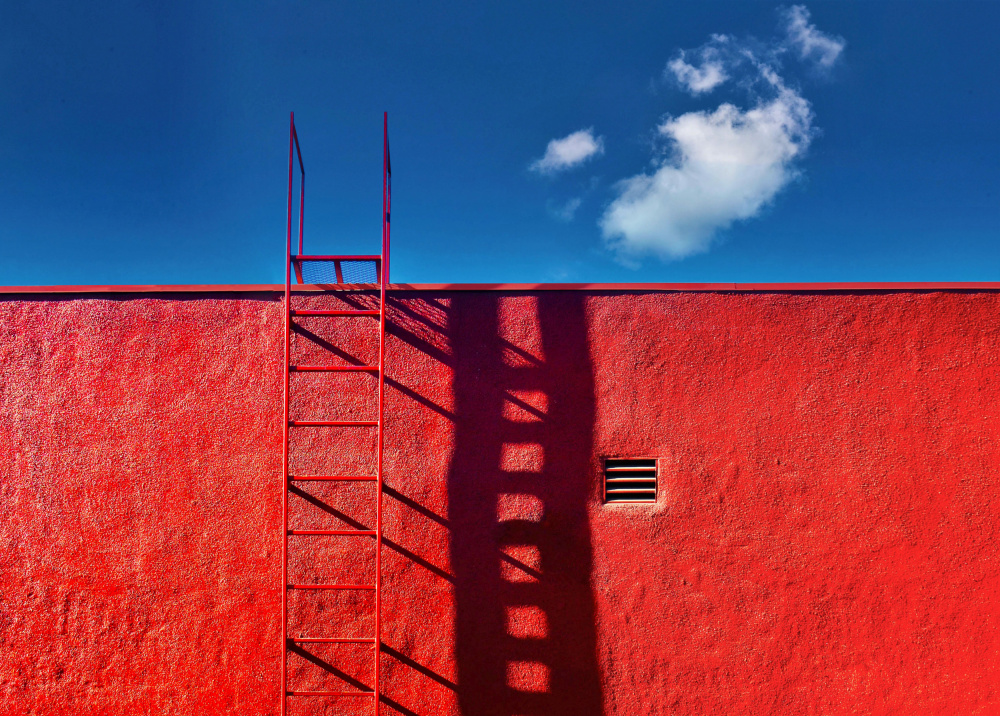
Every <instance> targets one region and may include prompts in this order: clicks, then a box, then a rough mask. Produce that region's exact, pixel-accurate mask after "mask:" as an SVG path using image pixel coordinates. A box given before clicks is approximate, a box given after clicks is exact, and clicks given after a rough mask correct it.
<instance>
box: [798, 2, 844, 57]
mask: <svg viewBox="0 0 1000 716" xmlns="http://www.w3.org/2000/svg"><path fill="white" fill-rule="evenodd" d="M785 22H786V26H785V32H786V33H787V35H788V43H789V45H790V46H791V47H792V48H793V49H795V50H798V53H799V58H800V59H803V60H815V61H816V63H817V64H819V66H820V67H823V68H829V67H831V66H832V65H833V63H834V62H836V61H837V58H838V57H840V53H841V52H843V51H844V46H845V45H846V44H847V42H846V40H844V38H842V37H834V36H833V35H828V34H826V33H825V32H820V31H819V30H817V29H816V26H815V25H812V24H810V23H809V11H808V10H807V9H806V8H805V6H803V5H793V6H792V7H791V8H789V9H788V10H787V11H786V12H785Z"/></svg>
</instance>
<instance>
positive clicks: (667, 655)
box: [0, 291, 1000, 716]
mask: <svg viewBox="0 0 1000 716" xmlns="http://www.w3.org/2000/svg"><path fill="white" fill-rule="evenodd" d="M296 300H297V302H298V305H300V306H302V307H307V306H313V307H321V306H322V307H333V306H336V305H343V304H344V303H345V302H347V303H353V304H363V303H366V302H367V301H368V300H369V299H368V298H366V297H363V296H347V297H346V298H338V297H335V296H330V295H325V296H323V295H321V296H306V297H299V298H298V299H296ZM998 309H1000V294H998V293H996V292H988V291H984V292H958V291H952V292H933V291H931V292H876V293H861V292H853V293H852V292H841V293H812V294H810V293H620V294H613V293H608V292H604V293H601V292H583V291H547V292H538V293H500V292H414V291H405V292H400V293H398V294H397V295H396V296H395V297H393V298H392V299H391V310H390V318H391V325H390V333H391V335H390V339H389V343H388V348H387V360H388V366H389V369H388V372H387V376H388V380H387V400H388V402H387V433H386V435H387V449H386V470H387V472H386V482H387V485H386V492H385V497H384V506H385V523H386V525H385V534H386V543H385V551H384V553H383V561H384V584H385V588H384V616H385V624H384V633H383V641H384V643H385V647H384V654H383V662H382V666H383V673H384V688H385V701H384V704H383V713H386V714H392V713H400V714H420V715H421V716H423V715H425V714H427V715H430V714H466V715H469V716H471V715H473V714H474V715H476V716H480V715H490V716H493V715H496V716H500V715H504V716H515V715H517V714H560V715H561V714H566V715H569V714H582V715H583V716H596V715H597V714H609V715H610V714H630V715H631V714H643V715H644V714H650V715H652V714H668V713H669V714H709V713H712V714H714V713H746V714H846V713H874V714H879V713H885V714H896V713H963V714H973V713H983V714H989V713H995V712H997V711H998V710H1000V693H998V689H997V684H998V682H1000V677H998V676H997V675H998V674H1000V663H998V661H1000V622H998V617H1000V614H998V612H1000V569H998V567H1000V564H998V563H1000V556H998V554H997V550H996V549H995V547H994V541H995V537H996V532H997V526H998V525H1000V485H998V484H997V480H996V479H995V474H996V471H997V468H998V466H1000V411H998V410H997V409H995V407H994V403H995V400H996V398H995V396H996V394H997V392H998V388H1000V379H998V377H997V362H998V355H1000V311H998ZM300 324H301V328H300V329H299V330H298V331H297V332H296V334H295V337H294V358H295V360H296V362H299V363H318V362H322V363H331V362H336V361H347V362H368V361H369V360H371V358H372V357H373V355H374V350H375V348H376V345H377V344H376V342H375V341H374V337H375V334H374V322H373V321H372V322H368V319H352V320H351V321H341V322H336V321H335V320H331V319H324V318H304V319H301V321H300ZM282 325H283V324H282V311H281V303H280V301H279V300H278V299H277V297H275V296H273V295H271V294H266V293H262V294H242V295H241V294H231V295H229V294H207V293H205V294H187V295H181V294H160V295H153V294H149V295H132V296H125V295H122V296H117V297H103V298H96V297H88V296H82V295H81V296H68V297H55V296H47V297H46V296H41V297H38V296H36V297H33V298H30V299H27V298H25V297H18V296H8V297H7V298H6V299H5V300H2V301H0V376H2V377H0V455H2V456H4V458H5V459H4V460H3V461H2V463H0V505H2V508H3V509H2V511H0V647H2V648H0V713H3V714H6V713H10V714H65V713H73V714H109V715H110V714H115V715H117V714H122V713H156V714H185V715H187V714H236V713H240V714H275V713H276V712H277V704H278V700H279V693H278V692H279V687H278V670H279V663H280V653H281V652H280V645H279V643H278V642H279V637H278V635H279V614H280V599H281V593H282V589H281V584H280V549H281V533H280V509H281V508H280V505H281V486H280V474H281V388H282V373H281V364H282V363H281V361H282ZM292 381H293V392H292V396H293V399H292V416H293V417H303V418H305V417H316V418H322V417H329V418H336V417H347V418H350V417H367V416H369V415H371V414H372V411H373V409H374V402H373V393H372V391H371V387H372V385H373V384H374V380H373V379H372V378H370V377H368V376H332V375H329V374H326V375H294V376H293V377H292ZM371 447H372V432H371V431H368V432H365V429H329V428H325V429H321V428H303V429H299V430H296V431H294V434H293V439H292V446H291V452H292V470H293V472H297V473H310V472H327V471H347V470H366V469H370V468H371V467H372V456H373V452H372V450H371ZM608 455H611V456H615V455H625V456H627V455H657V456H659V457H660V458H661V463H660V465H661V489H660V496H659V499H658V501H657V503H656V504H655V505H613V506H605V505H602V504H601V499H600V475H599V470H600V457H602V456H608ZM366 490H367V492H366ZM371 498H372V492H371V486H370V485H364V484H357V485H329V484H326V485H323V484H320V483H302V484H300V485H298V486H296V487H295V488H293V490H292V494H291V495H290V497H289V504H290V512H291V523H292V527H302V528H307V527H316V528H325V527H328V526H331V527H332V526H335V525H336V526H351V527H366V526H370V524H371V522H372V517H373V511H372V500H371ZM289 539H290V544H291V545H292V546H291V559H290V564H291V572H292V574H291V579H292V581H297V582H313V581H314V582H335V581H341V580H346V579H348V578H351V579H359V580H364V579H365V578H370V577H371V567H370V564H371V555H372V546H371V542H370V540H366V539H364V538H354V537H351V538H339V537H318V536H317V537H290V538H289ZM366 600H370V597H369V596H364V595H345V594H339V595H338V594H316V593H293V594H291V595H290V598H289V603H290V605H291V612H290V622H289V623H290V624H291V625H292V633H293V634H297V635H303V636H362V635H365V634H367V633H370V628H371V620H370V618H369V617H368V616H366V611H365V610H366V607H368V606H370V601H366ZM366 649H368V647H355V646H345V645H314V646H313V645H310V647H309V648H308V649H299V650H297V651H295V652H293V653H292V654H290V656H289V666H290V674H291V679H292V686H293V687H295V688H327V687H330V688H337V689H339V688H347V689H354V688H367V687H370V685H371V668H372V665H371V659H370V657H368V656H367V652H366ZM361 703H368V702H366V701H363V702H359V701H356V700H352V701H349V702H334V701H333V700H330V699H322V698H313V699H306V698H293V699H290V706H291V709H290V713H293V714H321V713H322V714H348V713H371V707H370V705H369V706H366V707H361V708H359V704H361Z"/></svg>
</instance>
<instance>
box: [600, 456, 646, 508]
mask: <svg viewBox="0 0 1000 716" xmlns="http://www.w3.org/2000/svg"><path fill="white" fill-rule="evenodd" d="M656 472H657V471H656V458H655V457H649V458H647V457H641V458H634V457H622V458H619V457H609V458H605V460H604V501H605V502H656Z"/></svg>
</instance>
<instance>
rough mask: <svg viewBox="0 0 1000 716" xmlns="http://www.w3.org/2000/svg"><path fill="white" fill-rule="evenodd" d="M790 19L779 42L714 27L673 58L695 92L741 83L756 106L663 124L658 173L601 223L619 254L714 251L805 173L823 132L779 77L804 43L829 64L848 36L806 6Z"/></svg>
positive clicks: (634, 183)
mask: <svg viewBox="0 0 1000 716" xmlns="http://www.w3.org/2000/svg"><path fill="white" fill-rule="evenodd" d="M783 19H784V21H785V26H784V28H783V29H784V30H785V31H786V35H787V36H786V37H783V38H781V39H778V40H775V41H773V42H772V43H771V44H769V45H762V44H761V43H757V42H753V43H751V42H750V41H745V42H740V41H737V40H735V39H734V38H732V37H729V36H725V35H713V36H712V37H711V39H710V41H709V42H708V43H707V44H706V45H704V46H703V47H701V48H699V49H697V50H694V51H689V52H684V51H682V52H680V53H679V54H678V55H677V57H675V59H673V60H671V61H670V63H669V64H668V65H667V70H666V71H667V72H668V73H670V74H672V75H673V76H674V77H675V78H676V79H677V81H678V82H679V83H680V85H681V86H682V87H683V88H684V89H686V90H687V91H688V92H690V93H691V94H692V95H696V96H697V95H701V94H704V93H707V92H710V91H711V90H713V89H715V88H716V87H718V86H720V85H723V84H726V83H727V82H733V83H735V85H736V86H737V87H740V88H743V89H744V90H745V91H747V92H748V95H749V97H750V100H751V102H752V104H751V106H749V107H748V108H745V109H744V108H740V107H738V106H736V105H735V104H732V103H730V102H725V103H722V104H720V105H719V106H718V107H717V108H716V109H715V110H714V111H696V112H687V113H685V114H682V115H680V116H678V117H669V116H668V117H666V118H665V119H664V120H663V121H662V122H661V123H660V124H659V126H658V127H657V128H656V130H657V138H658V139H659V140H660V142H661V147H662V149H661V152H660V153H659V154H658V155H657V156H656V157H655V158H654V162H653V169H652V171H648V172H643V173H641V174H637V175H635V176H632V177H629V178H627V179H624V180H622V181H620V182H618V183H617V185H616V192H617V195H616V197H615V198H614V200H613V201H612V202H611V204H610V205H609V206H608V207H607V209H606V210H605V212H604V214H603V216H602V217H601V219H600V222H599V223H600V227H601V232H602V235H603V236H604V240H605V244H606V246H607V247H608V248H610V249H611V250H612V251H614V253H615V254H616V256H617V258H618V260H619V261H621V262H622V263H624V264H626V265H634V264H635V263H636V262H637V260H638V258H640V257H641V256H643V255H647V254H652V255H656V256H659V257H660V258H663V259H680V258H684V257H686V256H691V255H693V254H697V253H700V252H703V251H707V250H708V249H709V247H710V246H711V244H712V241H713V240H714V239H715V237H716V236H717V235H718V232H719V231H721V230H723V229H726V228H728V227H729V226H731V225H732V224H733V223H734V222H737V221H743V220H746V219H750V218H752V217H754V216H757V215H758V214H759V213H760V212H761V211H762V210H763V209H764V207H766V206H767V205H768V204H769V203H770V202H771V201H772V200H773V199H774V198H775V197H776V196H777V195H778V193H779V192H780V191H781V190H782V189H783V188H784V187H785V186H787V185H788V183H789V182H791V181H793V180H794V179H795V178H796V177H797V176H799V174H800V170H799V169H798V166H797V162H798V160H799V159H801V157H802V156H803V155H804V154H805V152H806V150H807V149H808V147H809V144H810V142H811V141H812V138H813V137H814V135H815V129H814V127H813V112H812V107H811V105H810V104H809V102H808V101H807V100H806V99H805V98H804V97H803V96H802V95H801V94H800V93H799V91H797V90H796V89H794V88H792V87H790V86H788V85H787V84H786V83H785V81H784V80H783V78H782V77H781V76H780V75H779V73H778V67H779V65H778V60H779V58H780V56H781V55H782V54H784V53H786V52H787V51H788V50H789V49H795V50H796V51H797V52H798V53H799V54H800V56H801V58H802V59H804V60H809V61H813V62H816V63H817V64H818V65H820V66H821V67H824V68H827V67H830V66H831V65H832V64H833V63H834V62H835V61H836V59H837V57H838V56H839V55H840V53H841V51H842V50H843V47H844V42H843V40H838V39H835V38H832V37H831V36H829V35H826V34H824V33H822V32H820V31H819V30H817V29H816V28H815V26H813V25H811V24H809V13H808V11H806V9H805V8H804V7H802V6H795V7H793V8H791V9H790V10H788V11H784V13H783ZM803 38H805V39H803ZM824 43H826V44H824ZM689 58H690V59H691V60H693V62H688V59H689Z"/></svg>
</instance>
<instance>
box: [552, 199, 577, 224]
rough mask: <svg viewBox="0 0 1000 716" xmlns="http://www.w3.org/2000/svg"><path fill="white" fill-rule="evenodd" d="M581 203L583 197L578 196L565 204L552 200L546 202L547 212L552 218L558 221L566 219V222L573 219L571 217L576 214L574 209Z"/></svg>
mask: <svg viewBox="0 0 1000 716" xmlns="http://www.w3.org/2000/svg"><path fill="white" fill-rule="evenodd" d="M582 203H583V198H582V197H579V196H577V197H573V198H572V199H570V200H569V201H567V202H566V203H565V204H554V203H552V202H549V204H548V210H549V214H551V215H552V217H553V218H555V219H558V220H559V221H566V222H569V221H573V218H574V217H575V216H576V210H577V209H579V208H580V205H581V204H582Z"/></svg>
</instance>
